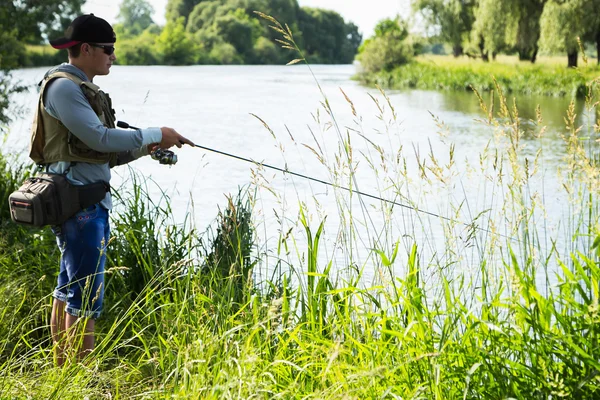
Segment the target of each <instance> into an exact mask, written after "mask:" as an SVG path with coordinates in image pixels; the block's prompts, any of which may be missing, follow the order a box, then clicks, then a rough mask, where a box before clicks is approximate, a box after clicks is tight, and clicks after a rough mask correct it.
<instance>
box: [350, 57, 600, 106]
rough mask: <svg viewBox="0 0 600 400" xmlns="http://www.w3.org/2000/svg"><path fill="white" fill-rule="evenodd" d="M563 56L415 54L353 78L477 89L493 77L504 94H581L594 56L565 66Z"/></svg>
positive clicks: (399, 85)
mask: <svg viewBox="0 0 600 400" xmlns="http://www.w3.org/2000/svg"><path fill="white" fill-rule="evenodd" d="M563 64H564V59H563V58H559V57H540V59H539V60H538V62H537V63H536V64H531V63H530V62H519V61H518V60H517V58H516V57H511V56H499V57H498V60H497V61H493V62H488V63H485V62H483V61H481V60H472V59H469V58H466V57H461V58H457V59H455V58H454V57H451V56H434V55H424V56H419V57H417V58H416V59H415V61H413V62H411V63H409V64H407V65H404V66H401V67H398V68H396V69H394V70H393V71H390V72H385V71H383V72H378V73H373V74H364V73H363V74H359V75H357V76H356V79H358V80H359V81H361V82H362V83H363V84H366V85H369V86H375V85H379V86H381V87H383V88H386V89H422V90H454V91H470V90H472V88H474V89H476V90H477V91H478V92H480V93H483V92H489V91H491V90H496V85H495V83H494V78H495V80H496V82H498V85H499V86H500V88H501V89H502V90H503V91H504V93H505V94H526V95H543V96H554V97H563V96H568V97H576V98H585V96H586V94H587V93H586V85H587V84H588V83H589V82H590V81H592V80H593V79H596V78H598V77H599V76H600V68H599V67H597V66H596V65H595V64H596V63H595V60H588V66H584V63H583V62H582V61H580V63H579V65H580V68H578V69H569V68H567V67H566V66H565V65H563Z"/></svg>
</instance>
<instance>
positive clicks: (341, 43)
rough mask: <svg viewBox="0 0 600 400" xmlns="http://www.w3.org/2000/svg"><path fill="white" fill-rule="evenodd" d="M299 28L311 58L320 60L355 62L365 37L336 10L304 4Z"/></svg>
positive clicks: (299, 15)
mask: <svg viewBox="0 0 600 400" xmlns="http://www.w3.org/2000/svg"><path fill="white" fill-rule="evenodd" d="M298 27H299V29H300V31H301V32H302V38H303V43H302V44H303V47H304V50H305V51H306V54H307V55H308V57H309V58H312V60H313V61H314V62H319V63H329V64H331V63H344V64H346V63H351V62H352V60H353V59H354V56H355V54H356V51H357V50H358V46H359V45H360V42H361V40H362V36H361V35H360V33H359V32H358V28H357V27H356V25H354V24H352V23H350V24H346V22H345V21H344V19H343V18H342V16H341V15H340V14H338V13H337V12H335V11H330V10H322V9H318V8H309V7H302V8H301V9H300V11H299V13H298Z"/></svg>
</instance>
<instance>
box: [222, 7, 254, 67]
mask: <svg viewBox="0 0 600 400" xmlns="http://www.w3.org/2000/svg"><path fill="white" fill-rule="evenodd" d="M214 27H215V30H216V32H217V34H218V35H219V36H221V37H222V38H223V40H224V41H225V42H227V43H230V44H232V45H233V47H235V49H236V51H237V52H238V53H239V54H241V55H246V56H250V55H251V53H252V49H253V47H254V42H255V41H256V40H257V39H258V37H259V36H260V33H261V31H262V28H261V26H260V23H259V22H258V20H256V19H250V17H249V16H248V14H246V13H245V12H244V10H242V9H241V8H238V9H237V10H235V11H230V12H228V13H227V14H225V15H223V16H221V17H218V18H216V19H215V21H214Z"/></svg>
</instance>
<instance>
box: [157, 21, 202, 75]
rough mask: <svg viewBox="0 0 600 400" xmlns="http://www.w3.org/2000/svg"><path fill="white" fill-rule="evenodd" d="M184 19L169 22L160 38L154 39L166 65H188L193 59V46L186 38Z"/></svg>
mask: <svg viewBox="0 0 600 400" xmlns="http://www.w3.org/2000/svg"><path fill="white" fill-rule="evenodd" d="M184 21H185V19H184V17H179V18H177V20H175V21H169V22H167V24H166V25H165V27H164V29H163V31H162V32H161V34H160V36H158V38H157V39H156V47H157V49H158V52H159V54H160V55H161V58H162V63H163V64H167V65H189V64H192V63H193V62H194V59H195V53H194V51H195V46H194V44H193V42H192V41H191V40H190V38H189V37H188V34H187V32H186V31H185V26H184Z"/></svg>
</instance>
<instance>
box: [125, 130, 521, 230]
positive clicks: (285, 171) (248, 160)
mask: <svg viewBox="0 0 600 400" xmlns="http://www.w3.org/2000/svg"><path fill="white" fill-rule="evenodd" d="M117 126H118V127H120V128H125V129H127V128H129V129H136V130H139V129H140V128H136V127H135V126H132V125H129V124H128V123H127V122H123V121H118V122H117ZM180 143H181V144H182V145H183V144H184V143H183V142H180ZM193 147H197V148H199V149H202V150H206V151H210V152H213V153H217V154H221V155H224V156H226V157H231V158H235V159H237V160H241V161H245V162H248V163H251V164H255V165H260V166H263V167H265V168H269V169H272V170H275V171H279V172H282V173H284V174H290V175H294V176H297V177H299V178H302V179H307V180H309V181H313V182H317V183H321V184H323V185H326V186H331V187H332V188H339V189H343V190H346V191H348V192H350V193H356V194H358V195H360V196H365V197H369V198H371V199H374V200H379V201H384V202H386V203H389V204H393V205H396V206H399V207H403V208H406V209H409V210H412V211H416V212H418V213H421V214H426V215H429V216H431V217H436V218H440V219H443V220H445V221H448V222H452V223H455V224H460V225H464V226H466V227H467V228H472V229H477V230H480V231H483V232H486V233H492V232H491V231H490V230H489V229H485V228H480V227H478V226H477V225H475V224H467V223H465V222H462V221H458V220H455V219H452V218H448V217H445V216H443V215H439V214H436V213H433V212H430V211H427V210H421V209H418V208H416V207H413V206H409V205H407V204H402V203H398V202H397V201H393V200H388V199H384V198H382V197H379V196H376V195H374V194H370V193H366V192H362V191H360V190H354V189H350V188H347V187H345V186H341V185H335V184H333V183H331V182H328V181H324V180H322V179H318V178H314V177H312V176H308V175H304V174H300V173H298V172H294V171H290V170H289V169H287V168H280V167H276V166H273V165H269V164H265V163H262V162H258V161H254V160H252V159H250V158H246V157H242V156H238V155H236V154H231V153H226V152H224V151H221V150H216V149H211V148H210V147H206V146H200V145H199V144H194V145H193ZM167 153H170V155H171V158H175V161H174V162H165V164H171V163H172V164H174V163H176V162H177V158H176V157H177V156H174V155H173V153H172V152H169V151H167ZM171 161H172V160H171ZM161 163H162V162H161ZM498 235H500V236H502V237H504V238H506V239H510V240H517V239H515V238H513V237H510V236H506V235H503V234H501V233H499V234H498ZM517 241H518V240H517Z"/></svg>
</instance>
